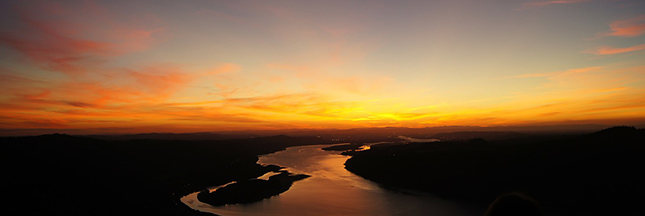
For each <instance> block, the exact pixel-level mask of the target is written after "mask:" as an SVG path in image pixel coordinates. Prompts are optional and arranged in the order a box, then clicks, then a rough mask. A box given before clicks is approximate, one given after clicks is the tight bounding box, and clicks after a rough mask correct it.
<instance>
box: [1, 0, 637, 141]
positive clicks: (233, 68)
mask: <svg viewBox="0 0 645 216" xmlns="http://www.w3.org/2000/svg"><path fill="white" fill-rule="evenodd" d="M30 2H31V1H30ZM33 2H36V3H39V4H23V3H20V2H14V3H2V4H3V5H4V6H6V7H3V8H5V9H3V10H2V11H0V12H6V13H4V14H6V15H3V16H6V19H5V20H9V21H8V22H6V23H4V24H2V25H3V26H0V27H2V29H3V31H0V54H1V55H2V56H3V58H2V59H3V60H0V61H1V62H2V65H1V66H0V91H1V92H0V129H81V130H85V131H87V133H96V132H130V133H131V132H197V131H218V130H246V129H290V128H356V127H386V126H400V127H431V126H443V125H479V126H498V125H530V124H540V125H544V124H587V123H593V124H636V123H644V122H645V97H644V96H643V95H645V64H644V63H643V62H645V61H643V59H645V58H644V57H645V52H644V50H645V40H644V36H645V27H644V26H645V14H642V11H640V12H639V11H634V10H632V9H630V8H628V7H624V6H621V5H622V4H623V3H624V4H627V2H629V3H631V4H636V5H640V6H641V7H642V6H643V4H642V3H638V2H633V1H626V2H623V3H620V2H615V3H612V6H611V7H609V6H606V7H605V6H603V8H605V9H607V10H611V11H612V13H611V16H610V15H609V13H608V15H607V17H598V16H592V15H589V16H587V15H578V16H584V17H573V16H574V15H571V14H569V13H566V12H562V14H558V13H559V12H554V11H553V10H552V9H554V8H556V7H562V8H565V9H575V8H576V7H580V8H584V9H585V10H595V9H597V8H596V7H600V6H598V5H596V3H594V2H592V1H577V0H576V1H533V2H530V3H525V4H514V5H513V4H510V5H509V4H508V3H494V4H493V3H491V4H490V5H489V4H487V3H483V2H476V1H473V2H471V4H481V5H480V6H482V7H469V6H467V5H461V4H457V3H454V2H453V3H445V4H439V3H436V2H424V1H410V2H411V3H413V4H412V6H410V7H408V8H405V10H403V9H402V10H401V11H397V10H394V9H396V8H397V7H399V6H400V5H392V4H390V3H378V4H376V3H375V7H374V8H363V7H360V5H352V4H353V3H342V4H347V5H345V7H346V8H352V9H353V10H351V11H338V8H343V7H342V6H340V5H339V6H336V5H330V4H329V3H316V4H319V5H318V8H312V7H310V6H303V5H293V4H286V3H285V4H282V3H279V4H276V5H269V4H267V3H265V2H262V1H259V2H258V1H241V2H242V3H239V2H232V3H225V4H222V5H219V6H215V5H210V3H209V4H207V5H198V3H195V5H192V4H188V5H186V6H185V7H182V8H178V9H177V10H175V11H172V12H168V11H165V10H164V9H163V8H164V7H171V8H172V7H173V6H171V5H165V6H164V5H157V7H154V8H149V10H141V8H143V7H141V6H142V5H138V4H143V3H128V4H132V7H128V9H127V10H125V9H124V8H123V7H126V6H124V5H120V4H114V3H110V2H102V1H85V2H84V3H82V4H72V3H64V2H50V1H33ZM5 4H6V5H5ZM199 4H202V3H199ZM434 4H439V6H437V5H434ZM608 4H609V3H608ZM613 4H616V5H613ZM33 5H36V6H33ZM143 5H145V4H143ZM135 6H137V7H135ZM220 6H221V7H223V8H224V9H220ZM430 6H433V7H430ZM435 6H436V7H435ZM400 7H404V6H400ZM441 7H445V8H446V11H453V12H456V11H458V12H459V13H455V14H460V15H458V16H457V15H455V14H453V13H447V12H442V13H439V12H436V13H429V12H426V11H424V10H421V9H423V8H426V9H429V8H441ZM473 8H478V9H473ZM518 9H519V10H518ZM437 10H438V9H437ZM162 11H165V12H162ZM318 11H325V12H329V13H331V12H334V13H338V14H336V15H334V16H331V15H329V14H327V13H322V14H319V13H315V12H318ZM441 11H444V10H443V9H442V10H441ZM251 14H252V15H251ZM401 14H411V15H414V16H401ZM491 14H499V17H501V16H506V17H508V18H504V19H503V20H502V19H500V18H499V17H498V16H492V15H491ZM386 15H387V17H384V16H386ZM471 15H472V16H471ZM475 15H477V17H476V19H475V17H473V16H475ZM390 16H391V17H390ZM552 16H557V17H558V18H562V19H574V18H575V19H578V21H580V22H583V23H585V24H589V25H588V26H585V27H584V28H583V27H580V29H578V30H577V31H575V30H570V29H567V28H570V26H567V25H568V23H567V22H550V23H549V22H546V21H545V23H536V22H535V20H539V19H537V18H540V19H543V18H545V17H552ZM184 17H185V18H184ZM187 20H190V22H187ZM372 20H374V21H372ZM581 20H583V21H581ZM480 22H481V23H480ZM500 22H501V23H500ZM592 24H593V25H592ZM527 26H530V28H527ZM589 26H593V27H589ZM79 133H82V132H79Z"/></svg>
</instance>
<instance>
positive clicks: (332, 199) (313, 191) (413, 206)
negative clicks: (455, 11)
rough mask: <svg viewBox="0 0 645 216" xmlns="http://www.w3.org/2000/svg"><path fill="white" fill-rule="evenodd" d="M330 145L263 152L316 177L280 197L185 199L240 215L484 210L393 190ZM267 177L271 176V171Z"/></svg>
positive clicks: (464, 213)
mask: <svg viewBox="0 0 645 216" xmlns="http://www.w3.org/2000/svg"><path fill="white" fill-rule="evenodd" d="M326 146H329V145H314V146H297V147H291V148H287V150H284V151H280V152H276V153H272V154H266V155H261V156H260V160H259V163H262V164H275V165H278V166H282V167H287V168H286V170H288V171H289V172H291V173H295V174H308V175H311V176H312V177H310V178H306V179H304V180H300V181H296V182H295V183H294V184H293V186H292V187H291V189H289V190H288V191H287V192H284V193H282V194H280V195H278V196H274V197H272V198H270V199H265V200H263V201H260V202H255V203H251V204H244V205H226V206H220V207H213V206H210V205H208V204H205V203H202V202H199V200H197V193H198V192H195V193H192V194H189V195H186V196H184V197H182V198H181V201H182V202H183V203H184V204H186V205H188V206H189V207H190V208H192V209H195V210H198V211H203V212H210V213H214V214H218V215H223V216H235V215H268V216H272V215H357V216H360V215H436V216H447V215H451V216H472V215H479V214H476V213H475V212H474V211H472V210H468V209H469V208H467V207H466V206H463V205H460V204H458V203H454V202H450V201H446V200H443V199H439V198H436V197H433V196H431V195H428V194H411V193H401V192H397V191H392V190H387V189H383V188H381V187H379V186H378V185H377V184H376V183H373V182H371V181H368V180H366V179H363V178H361V177H359V176H357V175H354V174H353V173H351V172H349V171H347V170H345V168H344V163H345V161H346V160H347V158H348V156H343V155H339V154H338V153H339V152H336V151H323V150H321V148H322V147H326ZM265 177H266V175H265Z"/></svg>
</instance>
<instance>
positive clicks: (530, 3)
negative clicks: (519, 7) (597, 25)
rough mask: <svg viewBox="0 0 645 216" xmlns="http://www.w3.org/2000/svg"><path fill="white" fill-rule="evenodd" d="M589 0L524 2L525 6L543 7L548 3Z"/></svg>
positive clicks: (572, 2)
mask: <svg viewBox="0 0 645 216" xmlns="http://www.w3.org/2000/svg"><path fill="white" fill-rule="evenodd" d="M587 1H589V0H556V1H537V2H527V3H524V6H525V7H543V6H547V5H553V4H574V3H581V2H587Z"/></svg>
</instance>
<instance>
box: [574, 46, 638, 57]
mask: <svg viewBox="0 0 645 216" xmlns="http://www.w3.org/2000/svg"><path fill="white" fill-rule="evenodd" d="M643 49H645V44H641V45H636V46H631V47H610V46H603V47H600V48H597V49H589V50H585V51H583V53H589V54H594V55H615V54H620V53H627V52H634V51H639V50H643Z"/></svg>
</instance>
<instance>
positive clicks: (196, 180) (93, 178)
mask: <svg viewBox="0 0 645 216" xmlns="http://www.w3.org/2000/svg"><path fill="white" fill-rule="evenodd" d="M320 143H327V142H326V141H324V140H322V139H319V138H306V137H298V138H296V137H287V136H273V137H263V138H253V139H236V140H218V141H208V140H200V141H171V140H153V139H143V140H142V139H138V140H127V141H114V140H113V141H108V140H101V139H93V138H87V137H77V136H69V135H60V134H55V135H43V136H33V137H4V138H0V157H1V158H2V159H1V160H2V168H1V169H2V170H1V174H2V184H1V185H2V186H1V187H2V188H1V189H2V192H3V195H4V201H3V203H2V209H0V212H2V215H211V214H206V213H201V212H197V211H194V210H192V209H190V208H188V207H187V206H185V205H184V204H182V203H181V202H180V200H179V199H180V198H181V197H182V196H185V195H187V194H189V193H192V192H195V191H200V190H202V189H204V188H206V187H210V186H216V185H221V184H225V183H228V182H231V181H244V180H248V179H250V178H255V177H258V176H261V175H263V174H264V173H266V172H269V171H275V170H276V167H274V166H261V165H258V164H256V162H257V160H258V157H257V155H261V154H267V153H271V152H276V151H279V150H283V149H284V148H286V147H289V146H296V145H306V144H320Z"/></svg>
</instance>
